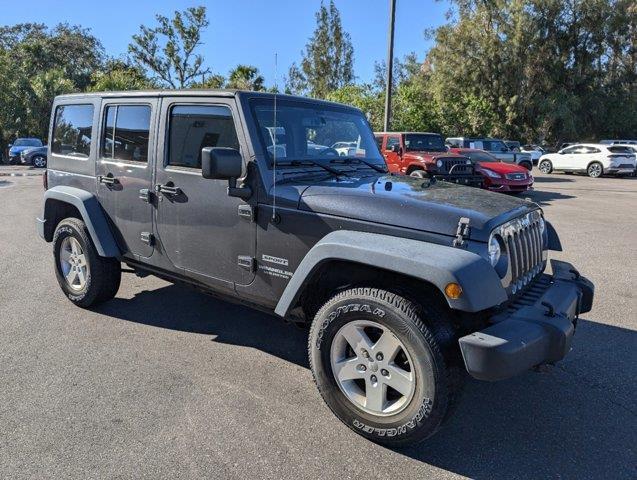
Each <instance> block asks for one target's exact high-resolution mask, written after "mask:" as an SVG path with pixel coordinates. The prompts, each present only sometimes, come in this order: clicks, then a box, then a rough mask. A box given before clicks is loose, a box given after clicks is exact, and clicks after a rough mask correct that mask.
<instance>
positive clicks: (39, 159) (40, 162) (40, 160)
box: [31, 155, 46, 168]
mask: <svg viewBox="0 0 637 480" xmlns="http://www.w3.org/2000/svg"><path fill="white" fill-rule="evenodd" d="M31 165H33V166H34V167H35V168H46V157H45V156H44V155H34V156H33V158H32V159H31Z"/></svg>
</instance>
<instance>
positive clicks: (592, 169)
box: [586, 162, 604, 178]
mask: <svg viewBox="0 0 637 480" xmlns="http://www.w3.org/2000/svg"><path fill="white" fill-rule="evenodd" d="M586 173H587V174H588V176H589V177H591V178H599V177H601V176H602V175H603V174H604V167H603V166H602V164H601V163H599V162H592V163H591V164H590V165H589V166H588V167H587V168H586Z"/></svg>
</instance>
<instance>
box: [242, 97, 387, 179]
mask: <svg viewBox="0 0 637 480" xmlns="http://www.w3.org/2000/svg"><path fill="white" fill-rule="evenodd" d="M276 107H277V108H276V125H275V123H274V119H275V115H274V102H273V100H270V99H259V100H253V103H252V108H253V112H254V116H255V118H256V122H257V126H258V127H259V133H260V139H261V142H262V145H263V147H264V150H265V151H266V152H267V155H268V157H269V159H270V162H272V160H273V158H274V154H275V149H276V159H277V161H278V160H282V161H283V160H287V161H289V160H304V159H305V160H313V161H323V160H325V161H327V162H329V161H330V160H334V159H335V158H358V159H366V160H368V161H370V162H373V163H375V164H376V163H377V164H379V165H383V166H384V165H385V161H384V159H383V157H382V156H381V154H380V151H379V149H378V146H377V144H376V140H375V138H374V134H373V133H372V131H371V129H370V127H369V124H368V123H367V120H366V119H365V117H364V116H363V114H362V113H360V112H358V111H356V110H353V109H350V108H346V107H339V106H336V105H335V106H331V105H324V104H322V103H318V102H316V103H310V102H300V101H294V100H281V99H277V103H276Z"/></svg>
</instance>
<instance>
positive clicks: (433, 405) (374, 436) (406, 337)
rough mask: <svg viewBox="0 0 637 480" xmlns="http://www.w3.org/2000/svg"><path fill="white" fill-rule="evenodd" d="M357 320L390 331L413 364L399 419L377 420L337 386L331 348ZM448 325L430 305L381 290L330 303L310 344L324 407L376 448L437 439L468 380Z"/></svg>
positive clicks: (337, 298) (357, 290)
mask: <svg viewBox="0 0 637 480" xmlns="http://www.w3.org/2000/svg"><path fill="white" fill-rule="evenodd" d="M359 320H363V321H372V322H374V323H377V324H381V325H382V326H383V327H386V328H388V329H389V330H390V331H391V333H392V334H393V335H395V337H397V338H398V340H399V341H400V342H401V343H402V344H403V346H404V348H405V349H406V350H407V352H408V353H409V356H410V357H411V359H412V360H411V362H412V364H413V367H411V368H412V371H413V372H414V376H415V387H414V393H413V397H412V398H411V400H410V401H409V402H408V403H406V406H404V407H403V409H402V410H400V411H398V412H397V413H395V414H390V415H386V416H382V415H374V414H372V413H370V412H367V411H365V410H363V409H361V408H359V407H358V406H357V405H355V404H354V403H353V402H352V401H351V400H349V399H348V398H347V396H346V395H345V394H344V393H343V391H342V390H341V388H340V387H339V384H338V383H337V381H336V378H335V375H334V373H333V370H332V364H331V348H332V343H333V341H334V339H335V337H336V335H337V333H338V332H339V331H340V330H341V328H342V327H343V326H345V325H347V324H348V323H350V322H352V321H359ZM449 320H450V319H449V318H448V315H447V314H445V313H444V312H443V311H442V310H439V309H438V308H436V307H434V306H432V305H417V304H415V303H413V302H411V301H409V300H407V299H406V298H403V297H401V296H399V295H396V294H393V293H390V292H387V291H385V290H380V289H374V288H353V289H351V290H346V291H344V292H341V293H339V294H338V295H336V296H335V297H333V298H332V299H330V300H329V301H328V302H327V303H326V304H325V305H323V307H322V308H321V309H320V310H319V311H318V313H317V314H316V316H315V318H314V321H313V323H312V327H311V329H310V335H309V344H308V354H309V358H310V367H311V369H312V374H313V376H314V381H315V383H316V385H317V387H318V390H319V392H320V394H321V396H322V397H323V399H324V400H325V403H327V405H328V406H329V408H330V409H331V410H332V412H334V414H335V415H336V416H337V417H338V418H339V419H340V420H341V421H342V422H343V423H345V425H347V426H348V427H349V428H351V429H352V430H354V431H355V432H356V433H358V434H360V435H362V436H364V437H366V438H368V439H370V440H372V441H374V442H376V443H380V444H384V445H388V446H393V447H402V446H408V445H413V444H415V443H418V442H421V441H423V440H425V439H426V438H428V437H429V436H431V435H433V434H434V433H435V432H436V431H437V430H438V428H439V427H440V426H441V425H442V423H443V421H444V420H446V418H447V417H448V415H449V413H450V412H451V411H452V409H453V407H454V406H455V405H456V403H457V400H458V398H459V394H460V391H461V386H462V384H463V382H464V379H465V378H466V375H465V373H464V371H463V368H462V364H461V362H462V359H461V357H460V353H459V349H458V347H457V341H456V340H457V339H456V338H455V334H454V332H453V329H452V328H451V326H450V325H451V322H450V321H449ZM368 361H372V360H368ZM370 371H371V368H370ZM373 371H375V370H373Z"/></svg>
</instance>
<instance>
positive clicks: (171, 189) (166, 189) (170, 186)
mask: <svg viewBox="0 0 637 480" xmlns="http://www.w3.org/2000/svg"><path fill="white" fill-rule="evenodd" d="M155 190H156V191H158V192H160V193H164V194H166V195H179V194H180V193H181V189H180V188H179V187H175V184H174V183H173V182H168V183H167V184H166V185H156V186H155Z"/></svg>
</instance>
